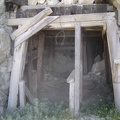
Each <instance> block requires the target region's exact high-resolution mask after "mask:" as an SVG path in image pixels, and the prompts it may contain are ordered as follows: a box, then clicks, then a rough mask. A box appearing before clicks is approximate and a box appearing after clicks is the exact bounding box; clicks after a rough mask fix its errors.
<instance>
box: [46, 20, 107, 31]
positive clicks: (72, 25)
mask: <svg viewBox="0 0 120 120" xmlns="http://www.w3.org/2000/svg"><path fill="white" fill-rule="evenodd" d="M79 23H80V24H81V26H82V27H88V28H89V27H91V30H94V27H97V26H101V30H102V26H104V25H105V21H91V22H89V21H88V22H77V21H75V22H69V20H68V22H66V23H54V22H53V23H51V24H49V25H47V26H46V27H45V28H44V29H46V30H60V29H61V28H62V29H65V30H70V29H71V30H73V29H74V28H75V25H76V24H79ZM92 27H93V29H92ZM98 30H100V28H99V27H98Z"/></svg>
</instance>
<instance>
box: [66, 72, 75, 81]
mask: <svg viewBox="0 0 120 120" xmlns="http://www.w3.org/2000/svg"><path fill="white" fill-rule="evenodd" d="M74 81H75V70H73V71H72V72H71V73H70V75H69V77H68V78H67V83H73V82H74Z"/></svg>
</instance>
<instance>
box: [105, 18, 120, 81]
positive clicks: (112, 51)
mask: <svg viewBox="0 0 120 120" xmlns="http://www.w3.org/2000/svg"><path fill="white" fill-rule="evenodd" d="M106 23H107V43H108V50H109V56H110V64H111V70H112V77H113V81H114V80H115V78H114V73H115V72H114V58H116V57H117V54H118V53H117V52H116V51H117V50H118V49H117V23H116V20H115V19H113V20H107V21H106ZM116 82H117V81H116Z"/></svg>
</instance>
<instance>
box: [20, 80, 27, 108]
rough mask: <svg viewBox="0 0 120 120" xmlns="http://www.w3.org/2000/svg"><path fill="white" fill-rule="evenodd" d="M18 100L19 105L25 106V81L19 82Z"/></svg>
mask: <svg viewBox="0 0 120 120" xmlns="http://www.w3.org/2000/svg"><path fill="white" fill-rule="evenodd" d="M19 101H20V107H21V108H23V107H25V102H26V101H25V81H21V82H19Z"/></svg>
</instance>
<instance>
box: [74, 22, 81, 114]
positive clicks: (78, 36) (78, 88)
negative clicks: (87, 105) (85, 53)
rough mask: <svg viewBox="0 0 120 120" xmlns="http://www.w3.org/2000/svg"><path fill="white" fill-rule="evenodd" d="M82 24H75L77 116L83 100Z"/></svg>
mask: <svg viewBox="0 0 120 120" xmlns="http://www.w3.org/2000/svg"><path fill="white" fill-rule="evenodd" d="M81 36H82V35H81V26H80V24H77V25H76V26H75V93H74V94H75V116H79V112H80V101H81V100H82V55H81V54H82V51H81V50H82V40H81Z"/></svg>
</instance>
